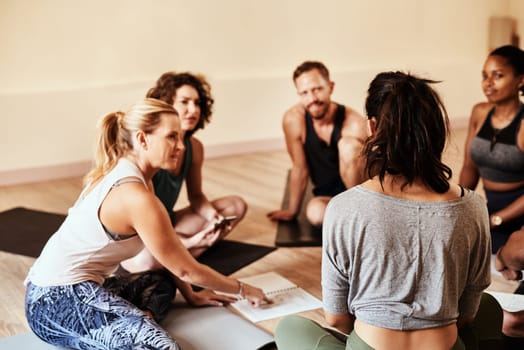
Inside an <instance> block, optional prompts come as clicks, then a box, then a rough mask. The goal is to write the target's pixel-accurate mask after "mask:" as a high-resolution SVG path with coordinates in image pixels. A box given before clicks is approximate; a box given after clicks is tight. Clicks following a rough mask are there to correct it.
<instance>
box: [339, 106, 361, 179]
mask: <svg viewBox="0 0 524 350" xmlns="http://www.w3.org/2000/svg"><path fill="white" fill-rule="evenodd" d="M368 135H369V131H368V126H367V122H366V119H364V117H362V116H361V115H360V114H358V113H357V112H355V111H354V110H352V109H350V108H349V107H347V108H346V120H345V121H344V125H343V127H342V132H341V137H340V140H339V141H338V152H339V167H340V177H341V178H342V181H343V182H344V184H345V185H346V188H351V187H353V186H356V185H358V184H361V183H362V182H364V181H365V180H366V179H367V175H366V174H365V171H364V168H365V160H364V158H363V156H362V149H363V147H364V143H365V141H366V139H367V137H368Z"/></svg>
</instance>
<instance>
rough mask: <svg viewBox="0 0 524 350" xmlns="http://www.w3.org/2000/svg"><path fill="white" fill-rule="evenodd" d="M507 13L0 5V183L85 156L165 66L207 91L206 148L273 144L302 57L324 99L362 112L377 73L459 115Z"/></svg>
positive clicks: (250, 0)
mask: <svg viewBox="0 0 524 350" xmlns="http://www.w3.org/2000/svg"><path fill="white" fill-rule="evenodd" d="M515 9H518V10H519V11H520V10H521V9H522V2H521V1H519V0H507V1H499V0H460V1H457V0H441V1H438V2H434V1H420V0H401V1H389V0H358V1H356V0H324V1H323V2H321V3H320V2H318V1H313V0H265V1H256V0H221V1H213V0H193V1H187V0H155V1H142V0H91V1H81V0H40V1H33V0H2V1H0V42H2V45H0V107H1V110H2V112H3V113H2V117H1V118H2V121H3V124H4V125H7V129H4V135H3V137H2V138H1V141H0V159H1V160H2V161H1V162H0V184H2V183H9V182H16V180H13V176H14V175H16V177H17V178H18V179H21V178H22V177H20V176H19V175H20V172H23V171H26V173H27V171H29V170H30V171H31V174H34V175H35V176H36V174H37V173H38V171H35V170H38V169H42V168H45V167H53V166H56V167H60V166H62V168H61V169H66V173H67V169H68V168H67V165H68V164H77V163H79V162H87V161H89V160H90V159H91V155H92V151H93V139H94V135H95V124H96V121H97V120H98V118H99V117H100V116H101V115H103V114H104V113H107V112H110V111H112V110H115V109H125V108H126V107H127V106H129V105H130V104H131V103H132V102H133V101H135V100H136V99H138V98H140V97H142V96H143V95H144V94H145V92H146V90H147V89H148V88H149V87H150V86H151V85H152V84H153V83H154V81H155V80H156V78H157V77H158V76H159V75H160V74H162V73H163V72H165V71H168V70H190V71H194V72H202V73H205V74H206V75H207V76H208V78H209V79H210V81H211V83H212V86H213V92H214V96H215V99H216V108H215V114H214V116H213V122H212V123H211V124H210V125H209V127H208V128H206V129H205V130H203V131H200V132H199V133H198V136H199V137H200V138H201V139H202V140H203V142H204V143H205V144H206V145H207V148H206V150H207V153H208V154H213V150H215V154H219V153H220V152H218V151H216V150H218V149H222V151H224V150H226V151H227V150H229V151H231V148H228V146H231V145H236V146H238V145H244V146H245V145H251V148H250V147H243V148H242V149H245V150H249V149H253V148H255V149H256V148H257V147H258V148H264V147H266V148H272V147H282V142H281V141H282V131H281V126H280V125H281V115H282V113H283V112H284V110H285V109H286V108H287V107H288V106H290V105H291V104H292V103H295V102H296V96H295V92H294V87H293V84H292V81H291V78H290V76H291V73H292V71H293V69H294V68H295V67H296V65H297V64H299V63H300V62H302V61H303V60H305V59H318V60H322V61H324V62H325V63H326V64H327V65H328V67H329V68H330V70H331V71H332V76H333V79H334V81H335V82H336V89H335V94H334V99H335V100H337V101H340V102H343V103H346V104H349V105H351V106H353V107H355V108H356V109H357V110H359V111H362V108H363V104H364V98H365V93H366V88H367V85H368V83H369V81H370V80H371V79H372V78H373V76H374V75H375V74H376V73H378V72H380V71H383V70H386V69H402V70H411V71H413V72H416V73H420V74H422V75H424V76H427V77H430V78H434V79H438V80H443V81H444V82H443V83H442V84H440V85H439V87H438V89H439V90H440V91H441V93H442V95H443V98H444V101H445V103H446V105H447V107H448V110H449V113H450V115H451V117H452V118H453V119H455V120H456V121H462V120H464V119H465V118H467V115H468V114H469V111H470V108H471V106H472V105H473V104H474V103H475V102H476V101H478V100H480V99H482V98H483V96H482V94H481V91H480V86H479V76H480V73H479V72H480V69H481V65H482V62H483V61H484V59H485V55H486V53H487V36H488V18H489V16H492V15H509V14H514V13H515V12H514V11H515ZM522 12H523V11H520V13H522ZM519 19H520V22H519V23H520V24H521V22H522V21H523V19H522V17H521V18H519ZM519 28H520V29H519V30H520V35H521V38H522V37H523V36H522V30H521V28H522V26H520V27H519ZM221 147H222V148H221ZM236 151H238V147H236ZM64 166H65V168H64ZM75 171H76V172H78V171H79V170H78V169H76V170H75V169H73V168H72V167H71V168H70V173H71V175H77V174H76V173H75ZM2 176H3V177H2ZM57 176H58V175H57Z"/></svg>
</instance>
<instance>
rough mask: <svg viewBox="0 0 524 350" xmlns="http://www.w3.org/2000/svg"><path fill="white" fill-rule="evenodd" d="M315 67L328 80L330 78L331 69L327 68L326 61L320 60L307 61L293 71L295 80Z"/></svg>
mask: <svg viewBox="0 0 524 350" xmlns="http://www.w3.org/2000/svg"><path fill="white" fill-rule="evenodd" d="M313 69H316V70H318V72H319V73H320V75H322V77H323V78H324V79H326V80H327V81H330V80H329V70H328V69H327V68H326V66H325V65H324V63H322V62H319V61H305V62H303V63H302V64H300V65H299V66H298V67H297V68H296V69H295V71H294V72H293V81H296V80H297V78H298V77H299V76H301V75H302V74H304V73H306V72H309V71H312V70H313Z"/></svg>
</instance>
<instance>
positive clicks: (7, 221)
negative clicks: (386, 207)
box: [0, 207, 276, 275]
mask: <svg viewBox="0 0 524 350" xmlns="http://www.w3.org/2000/svg"><path fill="white" fill-rule="evenodd" d="M64 219H65V215H62V214H55V213H48V212H43V211H38V210H33V209H27V208H20V207H19V208H13V209H10V210H7V211H4V212H1V213H0V250H3V251H6V252H10V253H14V254H21V255H26V256H30V257H34V258H36V257H38V256H39V255H40V252H41V251H42V249H43V248H44V245H45V244H46V242H47V240H48V239H49V237H51V235H52V234H53V233H54V232H55V231H56V230H57V229H58V228H59V227H60V225H61V224H62V222H63V221H64ZM275 249H276V248H275V247H268V246H262V245H256V244H249V243H243V242H238V241H230V240H223V241H220V242H218V243H217V244H216V245H214V246H213V247H211V248H209V250H207V251H206V252H204V253H203V254H202V255H201V256H200V257H199V258H198V259H197V260H199V261H200V262H202V263H203V264H206V265H208V266H211V267H212V268H214V269H216V270H217V271H219V272H221V273H222V274H225V275H229V274H231V273H233V272H235V271H237V270H239V269H241V268H242V267H244V266H246V265H249V264H250V263H252V262H254V261H256V260H258V259H260V258H261V257H263V256H264V255H266V254H268V253H270V252H272V251H273V250H275Z"/></svg>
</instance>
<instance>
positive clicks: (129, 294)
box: [25, 270, 180, 350]
mask: <svg viewBox="0 0 524 350" xmlns="http://www.w3.org/2000/svg"><path fill="white" fill-rule="evenodd" d="M175 291H176V287H175V283H174V281H173V279H172V278H171V276H169V274H168V273H167V272H166V271H163V270H159V271H152V272H146V273H140V274H130V275H127V276H120V277H112V278H109V279H107V280H106V282H105V283H104V286H103V287H102V286H100V285H98V284H97V283H95V282H91V281H86V282H82V283H78V284H73V285H65V286H53V287H39V286H36V285H34V284H31V283H29V284H28V286H27V292H26V303H25V304H26V317H27V320H28V322H29V326H30V327H31V329H32V330H33V332H34V333H35V334H36V335H37V336H38V337H40V338H41V339H42V340H44V341H45V342H47V343H50V344H53V345H57V346H62V347H67V348H72V349H119V350H124V349H126V350H127V349H162V350H164V349H166V350H167V349H175V350H179V349H180V347H179V345H178V344H177V343H176V341H175V340H173V339H172V338H171V337H170V336H169V334H168V333H167V332H166V331H165V330H164V329H163V328H162V327H160V326H159V325H158V323H157V322H158V321H160V320H161V319H162V318H163V317H164V316H165V315H166V314H167V311H168V309H169V306H170V305H171V301H172V299H173V298H174V296H175ZM142 310H148V311H150V312H151V314H152V315H153V317H154V318H155V320H156V321H154V320H152V319H150V318H149V317H147V316H146V314H145V313H144V312H143V311H142Z"/></svg>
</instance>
